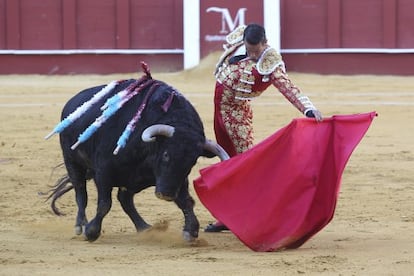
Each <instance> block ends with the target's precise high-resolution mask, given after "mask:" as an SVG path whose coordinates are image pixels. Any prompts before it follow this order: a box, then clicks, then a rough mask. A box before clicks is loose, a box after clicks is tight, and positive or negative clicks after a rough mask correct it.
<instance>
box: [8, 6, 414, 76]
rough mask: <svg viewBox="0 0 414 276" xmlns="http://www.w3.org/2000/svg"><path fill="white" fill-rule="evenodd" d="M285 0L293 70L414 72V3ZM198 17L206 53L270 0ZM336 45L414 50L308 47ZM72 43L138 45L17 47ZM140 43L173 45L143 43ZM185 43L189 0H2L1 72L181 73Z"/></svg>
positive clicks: (207, 9)
mask: <svg viewBox="0 0 414 276" xmlns="http://www.w3.org/2000/svg"><path fill="white" fill-rule="evenodd" d="M280 3H281V46H282V54H283V56H284V59H285V61H286V63H287V65H288V68H291V70H294V71H299V72H314V73H344V74H358V73H372V74H405V75H409V74H414V66H411V64H413V63H414V57H413V56H414V55H413V53H414V50H413V49H414V28H412V26H414V17H413V16H412V11H413V10H414V1H411V0H364V1H360V0H280ZM195 19H196V17H195ZM200 20H201V23H200V52H201V57H204V56H206V55H207V54H209V53H210V52H212V51H216V50H220V49H221V45H222V41H223V38H224V36H225V35H226V34H227V33H228V32H229V31H230V30H231V28H232V27H234V26H236V25H239V24H243V23H244V24H246V23H250V22H258V23H263V2H262V1H251V0H221V1H220V0H201V1H200ZM330 48H340V49H343V48H347V49H348V48H359V49H368V48H376V49H384V50H387V49H393V50H395V49H405V48H409V49H410V50H409V51H408V52H404V53H397V52H396V51H388V53H387V51H384V52H382V53H381V52H376V53H371V54H366V53H355V52H348V53H338V52H336V53H335V52H332V51H331V52H329V51H328V52H324V53H321V52H318V53H311V52H309V51H307V50H308V49H330ZM70 49H87V50H93V49H115V50H117V49H118V50H119V49H126V50H135V52H134V53H131V52H128V53H120V52H119V53H106V54H102V53H91V52H89V53H83V54H73V53H62V52H60V53H49V54H45V53H44V54H38V53H35V54H28V53H24V54H22V52H13V51H14V50H59V51H62V50H70ZM140 49H142V50H144V49H161V50H165V51H164V52H162V53H157V54H154V53H141V52H137V51H136V50H140ZM292 49H296V50H295V51H293V52H292V51H290V50H292ZM298 49H299V50H298ZM300 49H302V50H300ZM174 50H176V51H174ZM182 50H183V0H151V1H141V0H0V74H10V73H40V74H67V73H115V72H119V73H122V72H132V71H135V70H136V69H137V67H138V64H139V62H140V61H141V60H146V61H148V62H150V63H151V67H152V68H154V69H155V70H163V71H176V70H181V69H183V52H182ZM322 61H323V62H322ZM390 64H392V65H393V66H392V67H391V66H390Z"/></svg>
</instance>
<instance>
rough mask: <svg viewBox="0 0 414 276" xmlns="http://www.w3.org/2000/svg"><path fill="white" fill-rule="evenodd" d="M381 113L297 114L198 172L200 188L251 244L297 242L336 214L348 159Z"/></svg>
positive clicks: (216, 212)
mask: <svg viewBox="0 0 414 276" xmlns="http://www.w3.org/2000/svg"><path fill="white" fill-rule="evenodd" d="M376 115H377V114H376V113H375V112H370V113H365V114H356V115H338V116H333V117H331V118H325V119H324V120H323V122H320V123H317V122H316V121H315V120H314V119H308V118H301V119H294V120H293V121H292V122H291V123H290V124H289V125H287V126H286V127H284V128H282V129H280V130H279V131H277V132H276V133H274V134H273V135H272V136H270V137H268V138H267V139H266V140H264V141H263V142H261V143H260V144H258V145H256V146H255V147H254V148H252V149H250V150H248V151H246V152H244V153H243V154H240V155H237V156H235V157H233V158H231V159H229V160H226V161H223V162H221V163H218V164H215V165H212V166H210V167H207V168H205V169H202V170H200V175H201V176H200V177H199V178H197V179H196V180H194V187H195V191H196V193H197V195H198V197H199V198H200V200H201V202H202V203H203V204H204V206H205V207H206V208H207V209H208V210H209V211H210V212H211V214H212V215H213V216H214V217H215V218H217V219H218V220H219V221H221V222H223V223H224V224H225V225H226V226H227V227H228V228H229V229H230V230H231V231H232V232H233V233H234V234H235V235H236V236H237V237H238V238H239V239H240V240H241V241H242V242H243V243H244V244H246V245H247V246H248V247H249V248H251V249H252V250H254V251H274V250H278V249H282V248H297V247H299V246H301V245H302V244H303V243H304V242H306V241H307V240H308V239H309V238H311V237H312V236H313V235H315V234H316V233H317V232H318V231H320V230H321V229H322V228H323V227H324V226H326V225H327V224H328V223H329V222H330V221H331V220H332V218H333V215H334V211H335V206H336V201H337V198H338V193H339V188H340V184H341V176H342V173H343V170H344V168H345V165H346V163H347V162H348V160H349V158H350V156H351V154H352V152H353V150H354V149H355V147H356V146H357V145H358V143H359V142H360V141H361V139H362V138H363V136H364V135H365V133H366V131H367V130H368V128H369V126H370V124H371V122H372V120H373V118H374V117H375V116H376Z"/></svg>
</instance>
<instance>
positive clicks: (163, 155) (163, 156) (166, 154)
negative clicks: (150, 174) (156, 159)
mask: <svg viewBox="0 0 414 276" xmlns="http://www.w3.org/2000/svg"><path fill="white" fill-rule="evenodd" d="M162 161H164V162H168V161H170V156H169V155H168V152H167V151H164V152H163V154H162Z"/></svg>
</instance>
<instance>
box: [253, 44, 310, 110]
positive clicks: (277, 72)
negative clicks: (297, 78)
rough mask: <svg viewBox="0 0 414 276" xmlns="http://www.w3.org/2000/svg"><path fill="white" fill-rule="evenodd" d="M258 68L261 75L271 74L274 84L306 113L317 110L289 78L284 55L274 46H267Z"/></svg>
mask: <svg viewBox="0 0 414 276" xmlns="http://www.w3.org/2000/svg"><path fill="white" fill-rule="evenodd" d="M257 70H258V72H259V73H260V74H261V75H264V76H270V81H271V82H272V84H273V85H274V86H275V87H276V88H277V89H278V90H279V91H280V93H282V94H283V96H285V97H286V99H288V100H289V102H291V103H292V104H293V105H294V106H295V107H296V108H297V109H298V110H299V111H300V112H302V113H303V114H305V115H306V112H308V111H309V110H316V107H315V106H314V105H313V104H312V102H311V101H310V100H309V98H308V97H307V96H305V95H303V94H302V93H301V92H300V89H299V88H298V87H297V86H296V85H294V84H293V83H292V81H291V80H290V79H289V77H288V75H287V73H286V70H285V64H284V62H283V60H282V57H281V56H280V55H279V53H278V52H277V51H276V50H275V49H274V48H267V49H266V50H265V51H264V52H263V54H262V56H261V58H260V59H259V61H258V62H257Z"/></svg>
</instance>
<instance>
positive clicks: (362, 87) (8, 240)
mask: <svg viewBox="0 0 414 276" xmlns="http://www.w3.org/2000/svg"><path fill="white" fill-rule="evenodd" d="M215 58H217V57H216V56H214V55H213V56H211V57H209V58H207V59H206V60H204V61H203V63H202V64H201V65H200V66H199V67H197V68H195V69H193V70H190V71H186V72H179V73H169V74H166V73H157V72H153V76H154V77H155V78H157V79H160V80H163V81H166V82H168V83H169V84H170V85H172V86H174V87H176V88H177V89H178V90H180V91H181V92H182V93H183V94H185V95H186V96H187V97H188V98H189V100H190V101H191V102H192V103H193V104H194V105H195V107H196V109H197V110H198V111H199V113H200V115H201V117H202V119H203V122H204V124H205V129H206V134H207V136H208V137H209V138H214V136H213V130H212V128H213V127H212V114H213V104H212V99H213V87H214V79H213V77H212V74H211V73H212V70H213V67H214V64H215ZM137 63H138V62H137ZM137 67H138V66H137ZM140 76H141V72H139V73H133V74H128V75H79V76H78V75H72V76H39V75H29V76H19V75H11V76H0V126H1V128H0V131H1V132H0V183H1V186H0V191H1V192H0V218H1V219H0V275H75V274H77V275H230V274H233V275H302V274H303V275H412V273H413V271H414V182H413V179H414V166H413V165H414V142H413V141H414V126H413V121H414V77H395V76H370V75H357V76H339V75H329V76H321V75H313V74H297V73H290V77H291V79H292V80H293V81H294V82H295V83H296V84H297V85H298V86H299V87H301V89H302V91H303V92H304V93H306V94H307V95H308V96H310V98H311V99H312V101H313V102H314V104H315V105H317V106H318V107H319V109H320V110H321V111H322V112H323V113H324V115H325V116H331V115H335V114H352V113H359V112H369V111H374V110H375V111H377V112H378V114H379V116H378V117H377V118H375V119H374V122H373V124H372V125H371V128H370V129H369V131H368V133H367V134H366V136H365V137H364V139H363V140H362V141H361V143H360V144H359V146H358V147H357V149H356V150H355V151H354V153H353V155H352V157H351V159H350V160H349V163H348V165H347V167H346V169H345V172H344V175H343V178H342V188H341V193H340V198H339V201H338V205H337V209H336V213H335V217H334V219H333V221H332V222H331V223H330V224H329V225H328V226H327V227H326V228H324V229H323V230H322V231H321V232H319V233H318V234H317V235H316V236H315V237H313V238H312V239H311V240H310V241H308V242H307V243H305V244H304V245H303V246H302V247H301V248H299V249H296V250H288V251H280V252H272V253H257V252H253V251H251V250H250V249H248V248H247V247H245V246H244V245H243V244H242V243H241V242H240V241H239V240H238V239H237V238H236V237H235V236H234V235H232V234H231V233H219V234H206V233H204V232H202V231H201V232H200V238H199V242H198V243H197V245H192V246H190V245H188V244H186V243H184V242H183V241H182V239H181V228H182V224H183V218H182V215H181V212H180V211H179V209H178V208H176V207H175V205H174V204H173V203H169V202H163V201H161V200H159V199H157V198H155V196H154V194H153V189H148V190H146V191H145V192H143V193H141V194H139V195H137V196H136V197H135V202H136V205H137V207H138V209H139V210H140V212H141V214H142V215H143V216H144V217H145V218H146V220H147V221H148V222H150V223H152V224H154V225H155V226H158V227H154V230H152V231H148V232H146V233H136V232H135V229H134V227H133V225H132V223H131V222H130V220H129V218H128V217H127V216H126V215H125V214H124V213H123V211H122V210H121V207H120V205H119V203H118V202H117V201H116V199H115V198H114V203H113V207H112V210H111V212H110V213H109V214H108V215H107V217H106V218H105V220H104V223H103V234H102V236H101V237H100V239H99V240H98V241H96V242H94V243H89V242H85V241H84V240H83V239H82V237H78V236H76V235H75V234H74V229H73V225H74V221H75V210H76V209H75V202H74V193H73V192H70V193H68V194H67V195H66V196H65V197H64V198H63V199H62V200H61V201H59V202H58V206H59V208H60V209H61V210H62V211H63V212H64V213H66V216H62V217H57V216H55V215H53V214H52V213H51V210H50V207H49V204H50V203H49V202H46V203H45V202H44V200H45V198H44V197H42V196H40V195H38V193H39V192H44V191H47V190H48V186H49V185H51V184H53V183H54V181H55V180H56V179H57V178H58V177H59V176H60V175H61V174H62V173H63V171H56V172H55V173H54V174H52V169H53V167H54V166H56V165H57V164H59V163H61V162H62V157H61V151H60V148H59V144H58V137H57V136H55V137H53V138H51V139H50V140H47V141H45V140H44V139H43V138H44V136H45V135H46V134H48V133H49V132H50V131H51V130H52V128H53V127H54V126H55V125H56V123H58V122H59V116H60V111H61V109H62V107H63V105H64V103H65V102H66V101H67V100H68V99H69V98H70V97H71V96H72V95H74V94H75V93H77V92H78V91H80V90H81V89H84V88H87V87H90V86H94V85H99V84H106V83H108V82H110V81H111V80H115V79H124V78H129V77H134V78H138V77H140ZM254 109H255V118H254V122H255V137H256V142H259V141H261V140H262V139H263V138H265V137H267V136H269V135H270V134H272V133H273V132H275V131H276V130H277V129H279V128H281V127H282V126H284V125H286V124H288V123H289V122H290V121H291V119H292V118H294V117H300V116H301V114H299V112H298V111H297V110H296V109H294V108H293V107H292V106H291V105H290V104H289V103H288V102H287V101H286V100H285V99H284V98H283V97H282V96H281V95H280V94H278V92H277V91H276V89H274V88H271V89H268V91H267V92H265V93H264V94H263V95H262V96H261V97H260V98H258V99H256V100H255V101H254ZM214 162H218V160H216V159H202V158H200V159H199V162H198V163H197V165H196V167H194V169H193V171H192V173H191V175H190V178H191V179H190V180H191V183H192V179H195V178H196V177H197V176H198V171H199V169H200V168H203V167H206V166H208V165H209V164H212V163H214ZM94 192H95V188H94V187H93V185H89V198H90V201H89V206H88V217H89V218H91V217H92V214H93V213H94V210H95V208H96V201H95V198H96V196H95V194H94ZM191 193H192V195H193V196H194V198H195V199H196V201H197V205H196V210H195V211H196V213H197V215H198V218H199V220H200V223H201V225H202V227H204V226H205V225H207V224H208V223H209V222H211V221H213V220H214V219H213V218H212V217H211V215H210V214H209V212H208V211H207V210H206V209H205V208H204V206H203V205H202V204H201V203H200V202H199V201H198V199H197V197H196V195H195V193H194V191H193V187H192V185H191ZM115 195H116V193H113V196H115Z"/></svg>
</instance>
